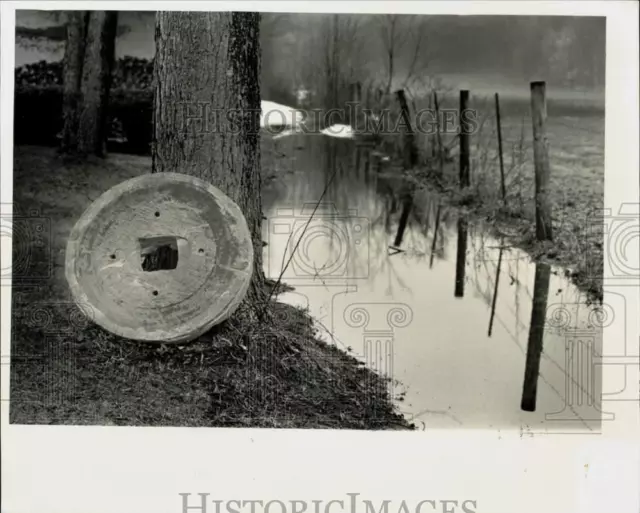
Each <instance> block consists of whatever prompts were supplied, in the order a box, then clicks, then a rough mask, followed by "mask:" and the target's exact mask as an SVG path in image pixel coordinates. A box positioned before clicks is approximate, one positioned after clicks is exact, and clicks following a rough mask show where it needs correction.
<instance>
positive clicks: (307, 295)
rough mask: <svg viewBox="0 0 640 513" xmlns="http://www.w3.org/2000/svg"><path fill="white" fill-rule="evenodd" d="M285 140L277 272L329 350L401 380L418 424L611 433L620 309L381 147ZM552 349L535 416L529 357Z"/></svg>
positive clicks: (272, 252)
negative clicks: (589, 293)
mask: <svg viewBox="0 0 640 513" xmlns="http://www.w3.org/2000/svg"><path fill="white" fill-rule="evenodd" d="M286 141H287V143H286V144H287V151H286V154H287V155H290V156H291V157H290V158H289V161H288V162H286V163H283V162H281V163H280V165H281V166H283V167H285V166H288V173H287V174H286V176H285V177H284V178H276V179H274V180H273V181H272V182H271V183H270V184H269V185H268V186H267V188H266V190H265V193H264V196H263V206H264V210H265V216H266V218H267V220H268V221H267V222H266V223H265V226H264V233H263V238H264V240H265V241H266V242H267V244H268V245H267V247H266V248H265V267H266V271H267V274H268V276H269V277H271V278H273V279H278V277H280V276H281V277H282V281H284V282H286V283H287V284H289V285H291V286H293V287H295V290H294V291H292V292H289V293H286V294H283V295H281V296H280V300H282V301H285V302H289V303H291V304H296V305H300V306H304V307H308V308H309V310H310V313H311V315H312V316H313V317H314V318H315V319H317V326H318V329H319V332H320V333H321V335H322V336H323V338H325V340H327V341H328V342H331V343H334V344H336V345H338V346H339V347H341V348H343V349H347V350H349V351H351V352H352V353H353V354H355V355H357V356H358V357H359V358H361V359H362V360H363V361H365V362H366V364H367V365H369V366H371V367H372V368H375V369H377V370H379V371H380V372H381V373H384V374H386V375H388V376H389V377H391V378H392V380H393V381H394V384H393V385H391V386H392V388H393V390H392V392H393V394H394V398H395V400H396V401H397V404H398V406H399V408H400V410H401V411H402V412H403V413H404V414H405V415H406V416H407V417H408V418H410V419H412V420H413V421H414V422H416V424H417V425H419V426H422V425H424V426H425V427H428V428H440V427H441V428H457V427H466V428H514V427H517V426H520V428H521V429H523V430H529V431H532V432H541V431H554V430H558V429H561V430H564V431H567V430H597V429H598V427H599V424H600V418H601V416H602V414H601V413H600V411H599V409H598V403H599V397H600V393H601V379H600V373H599V370H598V369H599V367H598V366H596V365H594V363H593V362H594V361H595V359H596V358H597V355H598V354H599V353H600V351H601V344H602V325H603V323H605V322H607V319H606V314H607V312H606V311H603V310H602V309H600V308H595V307H592V306H588V305H587V300H586V297H585V296H584V295H583V294H582V293H581V292H579V291H578V290H577V289H576V288H574V287H573V286H572V285H571V284H570V283H569V282H568V281H567V279H565V277H564V272H563V270H562V269H556V268H552V267H549V266H546V265H543V264H538V265H537V266H536V264H535V263H532V262H531V260H530V258H529V257H528V256H527V255H526V254H525V253H524V252H521V251H519V250H517V249H515V248H510V247H508V246H506V245H505V244H504V242H503V241H499V240H495V239H494V238H492V237H491V236H490V235H489V233H488V230H485V229H484V228H483V227H482V226H481V225H478V224H473V223H471V222H468V221H467V220H465V219H463V218H458V217H457V216H456V213H455V211H452V210H450V209H447V208H445V207H444V206H443V205H440V204H438V200H437V199H436V198H434V197H431V196H429V195H428V194H427V193H414V192H413V191H412V190H411V189H410V188H409V187H407V186H406V185H405V184H404V183H403V182H402V181H401V180H400V179H399V178H398V174H397V170H394V169H393V167H392V166H389V165H387V164H386V163H385V162H384V159H383V157H382V156H381V155H379V154H377V153H376V152H375V151H373V150H372V149H371V148H367V147H364V146H361V145H359V144H357V143H356V142H354V141H348V140H338V139H331V138H328V137H323V136H319V135H306V136H292V137H289V138H287V139H286ZM283 144H284V142H283ZM318 202H319V203H318ZM314 209H315V211H314ZM312 215H313V216H312ZM311 216H312V217H311ZM283 269H284V272H283ZM540 344H542V345H543V350H542V356H541V360H540V362H539V370H540V378H539V380H538V382H537V399H536V400H535V401H533V402H534V403H535V411H524V410H523V409H522V408H521V406H522V407H524V408H525V409H532V408H531V406H532V400H531V397H532V396H531V394H532V393H533V392H532V389H531V388H532V387H531V384H532V380H531V376H529V378H527V379H526V380H525V362H527V348H528V346H529V345H531V347H532V348H533V347H535V346H536V345H538V346H539V345H540ZM532 355H533V356H530V357H529V365H528V367H531V365H532V364H533V365H534V366H535V365H536V363H535V350H534V351H532ZM525 381H526V382H527V385H526V386H524V384H525ZM533 382H535V380H533ZM523 395H524V398H523Z"/></svg>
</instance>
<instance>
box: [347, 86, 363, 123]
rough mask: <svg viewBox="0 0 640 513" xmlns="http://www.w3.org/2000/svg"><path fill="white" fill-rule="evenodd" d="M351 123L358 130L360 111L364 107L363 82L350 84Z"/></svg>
mask: <svg viewBox="0 0 640 513" xmlns="http://www.w3.org/2000/svg"><path fill="white" fill-rule="evenodd" d="M349 101H350V104H349V125H350V126H351V127H352V128H353V129H355V130H357V129H358V124H359V123H358V122H359V115H358V114H359V113H360V112H361V109H362V105H361V102H362V84H360V82H353V83H352V84H350V86H349Z"/></svg>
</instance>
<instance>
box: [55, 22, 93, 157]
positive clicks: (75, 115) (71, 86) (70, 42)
mask: <svg viewBox="0 0 640 513" xmlns="http://www.w3.org/2000/svg"><path fill="white" fill-rule="evenodd" d="M88 16H89V13H88V12H87V11H70V12H69V13H68V22H67V40H66V46H65V51H64V60H63V74H64V76H63V84H64V85H63V100H62V102H63V105H62V118H63V126H62V147H61V149H62V151H63V152H65V153H74V152H75V151H76V150H77V149H78V119H79V115H80V113H79V107H80V81H81V79H82V64H83V62H84V53H85V42H86V31H87V20H88Z"/></svg>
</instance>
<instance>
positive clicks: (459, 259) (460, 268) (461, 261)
mask: <svg viewBox="0 0 640 513" xmlns="http://www.w3.org/2000/svg"><path fill="white" fill-rule="evenodd" d="M466 264H467V221H466V219H464V218H463V217H462V216H461V217H460V218H458V250H457V251H456V287H455V290H454V293H453V295H454V297H464V274H465V267H466Z"/></svg>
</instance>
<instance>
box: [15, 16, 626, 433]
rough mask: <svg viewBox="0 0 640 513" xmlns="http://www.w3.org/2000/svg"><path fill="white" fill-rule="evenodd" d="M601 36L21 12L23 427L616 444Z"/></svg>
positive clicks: (396, 23) (490, 19) (594, 29)
mask: <svg viewBox="0 0 640 513" xmlns="http://www.w3.org/2000/svg"><path fill="white" fill-rule="evenodd" d="M605 41H606V26H605V18H604V17H576V16H574V17H565V16H556V17H545V16H446V15H442V16H440V15H401V14H344V13H343V14H329V13H321V14H318V13H298V14H296V13H257V12H184V11H182V12H181V11H158V12H155V11H121V12H119V11H96V10H90V11H81V10H74V11H57V10H48V11H43V10H18V11H16V29H15V85H14V87H15V89H14V118H13V119H14V121H13V123H14V133H13V140H14V154H13V166H14V167H13V205H12V207H13V208H12V214H11V220H12V230H11V232H12V233H11V235H12V247H13V254H12V264H11V267H10V268H9V269H4V267H3V273H5V272H7V273H9V272H10V273H11V275H12V282H11V290H12V304H11V386H10V396H11V403H10V421H11V423H17V424H67V425H100V426H181V427H195V426H199V427H268V428H312V429H315V428H332V429H363V430H369V429H373V430H428V429H431V428H451V429H460V428H482V429H487V428H505V429H506V428H516V429H521V430H523V431H532V432H545V431H553V430H557V429H564V430H567V429H569V430H571V431H581V430H591V431H596V432H597V431H598V430H599V429H600V428H601V423H602V419H603V414H604V413H603V408H602V406H601V402H602V401H601V398H602V393H603V390H602V380H601V365H599V358H600V356H601V354H602V329H603V326H606V325H607V324H610V323H613V322H617V323H625V322H626V320H625V315H624V314H625V312H624V309H622V310H620V304H616V301H617V300H619V299H620V296H616V295H610V296H609V297H608V298H607V301H606V302H603V288H602V276H603V272H604V271H603V266H604V256H603V255H604V253H605V251H607V248H604V246H603V244H604V240H603V226H604V224H607V225H608V226H609V228H610V230H615V229H616V225H618V227H621V225H623V224H624V223H625V222H628V221H629V220H631V222H633V219H634V216H635V222H636V225H635V227H636V231H635V232H633V231H629V230H627V231H626V232H625V228H624V227H623V229H622V230H620V233H619V234H617V236H618V237H619V240H617V241H616V244H618V245H622V246H623V247H621V249H620V254H619V255H618V256H619V259H618V260H616V261H614V262H613V265H614V266H616V269H614V272H616V273H618V274H619V275H620V276H622V277H624V276H625V273H627V274H630V273H632V272H633V262H632V261H631V260H628V261H625V256H627V257H628V255H629V253H628V252H629V251H630V250H631V245H632V244H634V243H635V244H637V242H638V233H637V221H638V219H637V215H638V213H637V212H634V211H633V207H634V205H623V206H622V207H621V209H620V211H619V212H613V213H609V214H607V215H605V214H603V212H604V210H603V209H604V178H605V176H604V142H605V139H604V135H605V134H604V116H605V108H604V92H605V87H606V84H605V65H606V53H605ZM635 207H636V210H637V204H636V205H635ZM3 221H4V219H3ZM3 229H4V227H3ZM609 234H611V231H610V232H609ZM625 236H626V240H624V238H625ZM634 241H635V242H634ZM625 245H629V248H626V246H625ZM3 277H4V276H3ZM622 301H624V298H622Z"/></svg>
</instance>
